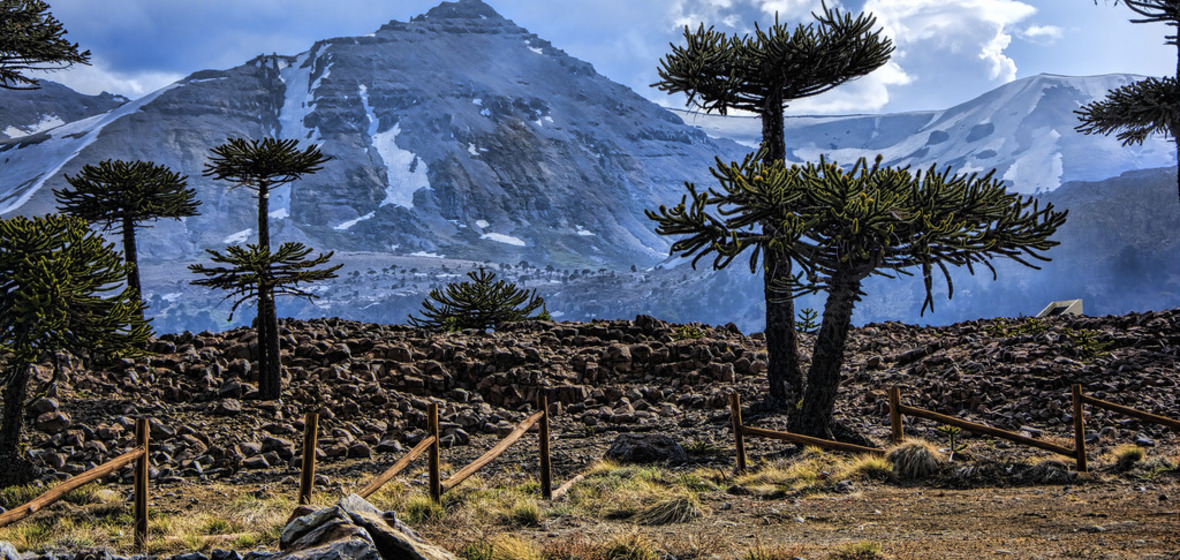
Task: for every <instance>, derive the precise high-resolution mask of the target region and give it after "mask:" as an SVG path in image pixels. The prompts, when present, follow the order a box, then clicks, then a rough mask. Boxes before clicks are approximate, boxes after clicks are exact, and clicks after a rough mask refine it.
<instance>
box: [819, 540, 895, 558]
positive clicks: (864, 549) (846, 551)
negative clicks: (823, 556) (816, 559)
mask: <svg viewBox="0 0 1180 560" xmlns="http://www.w3.org/2000/svg"><path fill="white" fill-rule="evenodd" d="M828 558H829V559H830V560H879V559H882V558H885V554H884V553H882V552H881V545H879V544H877V543H871V542H859V543H852V544H846V545H844V546H841V547H840V548H838V549H836V550H835V551H833V552H832V553H831V554H829V555H828Z"/></svg>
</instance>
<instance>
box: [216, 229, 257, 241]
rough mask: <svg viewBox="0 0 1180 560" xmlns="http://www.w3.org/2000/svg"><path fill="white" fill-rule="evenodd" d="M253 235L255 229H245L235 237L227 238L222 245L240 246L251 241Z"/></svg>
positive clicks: (234, 235)
mask: <svg viewBox="0 0 1180 560" xmlns="http://www.w3.org/2000/svg"><path fill="white" fill-rule="evenodd" d="M253 234H254V229H253V228H247V229H244V230H242V231H239V232H237V233H235V234H233V235H230V236H228V237H226V238H225V240H224V241H222V243H225V244H226V245H238V244H241V243H245V242H247V241H249V240H250V236H251V235H253Z"/></svg>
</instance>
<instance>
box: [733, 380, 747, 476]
mask: <svg viewBox="0 0 1180 560" xmlns="http://www.w3.org/2000/svg"><path fill="white" fill-rule="evenodd" d="M729 409H730V416H731V417H732V418H733V443H734V447H735V448H736V450H737V472H739V473H744V472H746V439H745V437H744V434H743V433H742V398H741V396H740V395H738V394H737V392H736V391H735V392H733V393H730V394H729Z"/></svg>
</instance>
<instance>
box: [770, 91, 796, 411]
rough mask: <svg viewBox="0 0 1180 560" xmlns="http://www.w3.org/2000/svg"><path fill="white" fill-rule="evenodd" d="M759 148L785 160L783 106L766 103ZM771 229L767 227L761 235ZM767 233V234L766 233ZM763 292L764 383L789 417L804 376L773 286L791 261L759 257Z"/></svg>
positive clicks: (783, 297)
mask: <svg viewBox="0 0 1180 560" xmlns="http://www.w3.org/2000/svg"><path fill="white" fill-rule="evenodd" d="M762 145H763V146H764V147H765V148H766V150H767V152H766V160H765V161H766V162H767V163H771V162H783V161H784V160H785V159H786V142H785V140H784V138H783V103H782V100H781V99H778V98H773V99H768V100H767V102H766V109H765V111H764V112H763V113H762ZM773 227H774V226H773V225H770V224H766V225H764V226H763V229H764V231H766V230H768V229H772V228H773ZM767 233H770V231H767ZM762 255H763V256H762V264H763V271H762V288H763V296H764V297H765V298H766V332H765V334H766V358H767V364H766V379H767V381H769V382H770V395H769V400H770V403H771V404H772V405H774V406H776V407H778V408H780V409H782V410H785V411H787V412H788V413H791V412H794V410H795V403H796V402H797V401H798V400H799V396H800V395H801V394H803V373H802V372H801V371H800V369H799V351H798V342H797V336H796V333H795V302H794V301H793V300H792V299H791V298H790V296H789V295H788V294H784V293H781V292H776V291H774V290H773V289H772V286H773V285H776V284H781V283H783V282H785V281H786V280H787V279H789V278H790V277H791V261H790V260H788V259H784V258H779V257H777V256H775V255H773V254H772V253H770V252H769V251H766V252H763V254H762Z"/></svg>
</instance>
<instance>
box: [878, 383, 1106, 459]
mask: <svg viewBox="0 0 1180 560" xmlns="http://www.w3.org/2000/svg"><path fill="white" fill-rule="evenodd" d="M903 415H909V416H917V417H918V418H925V419H927V420H933V421H935V422H939V423H942V424H948V425H951V426H956V427H958V428H962V429H964V430H967V431H969V432H975V433H977V434H986V435H989V436H994V437H998V438H1000V439H1006V440H1008V441H1014V442H1016V443H1020V444H1024V445H1027V446H1029V447H1036V448H1038V449H1044V450H1045V451H1052V452H1053V453H1057V454H1060V455H1065V456H1067V457H1070V458H1073V459H1075V460H1077V458H1078V457H1079V455H1078V452H1077V450H1076V449H1072V448H1069V447H1065V446H1062V445H1056V444H1053V443H1049V442H1047V441H1041V440H1039V439H1034V438H1031V437H1028V436H1022V435H1020V434H1018V433H1015V432H1009V431H1007V430H1002V429H1000V428H996V427H993V426H988V425H986V424H977V423H975V422H968V421H966V420H963V419H961V418H955V417H954V416H947V415H945V414H939V413H937V412H934V411H932V410H926V409H923V408H917V407H913V406H907V405H904V404H901V388H900V387H892V388H890V389H889V418H890V425H891V426H892V427H893V443H894V444H897V443H900V442H901V439H902V437H901V436H902V433H901V432H902V429H901V426H902V416H903ZM1085 466H1086V461H1085V458H1082V459H1080V460H1078V470H1079V471H1085Z"/></svg>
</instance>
